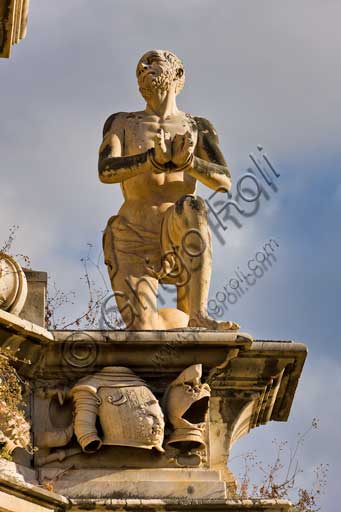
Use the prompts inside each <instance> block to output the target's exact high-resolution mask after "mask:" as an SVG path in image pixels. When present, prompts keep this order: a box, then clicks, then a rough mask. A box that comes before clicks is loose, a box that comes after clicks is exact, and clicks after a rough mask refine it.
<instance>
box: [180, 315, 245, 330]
mask: <svg viewBox="0 0 341 512" xmlns="http://www.w3.org/2000/svg"><path fill="white" fill-rule="evenodd" d="M188 327H202V328H204V329H212V330H214V331H236V330H238V329H239V328H240V325H239V324H237V323H236V322H230V321H227V322H225V321H220V320H215V319H214V318H211V317H210V316H209V315H204V314H200V313H199V314H196V315H195V316H193V317H191V318H190V319H189V322H188Z"/></svg>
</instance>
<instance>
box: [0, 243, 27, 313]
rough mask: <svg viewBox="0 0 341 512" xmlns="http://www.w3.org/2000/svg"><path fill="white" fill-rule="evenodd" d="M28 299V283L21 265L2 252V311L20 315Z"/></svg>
mask: <svg viewBox="0 0 341 512" xmlns="http://www.w3.org/2000/svg"><path fill="white" fill-rule="evenodd" d="M26 298H27V281H26V277H25V274H24V272H23V270H22V268H21V266H20V265H19V263H18V262H17V261H16V260H15V259H14V258H13V257H12V256H9V255H8V254H4V253H1V252H0V309H4V310H5V311H8V312H9V313H12V314H13V315H19V314H20V312H21V310H22V309H23V307H24V304H25V301H26Z"/></svg>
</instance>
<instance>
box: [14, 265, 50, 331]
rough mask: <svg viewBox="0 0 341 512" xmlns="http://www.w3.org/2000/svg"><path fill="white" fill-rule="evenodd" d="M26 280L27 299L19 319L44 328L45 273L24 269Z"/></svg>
mask: <svg viewBox="0 0 341 512" xmlns="http://www.w3.org/2000/svg"><path fill="white" fill-rule="evenodd" d="M24 272H25V275H26V280H27V288H28V293H27V299H26V302H25V305H24V307H23V309H22V311H21V313H20V317H21V318H24V319H25V320H29V321H30V322H33V323H34V324H36V325H40V326H41V327H45V323H46V322H45V315H46V290H47V273H46V272H38V271H36V270H28V269H24Z"/></svg>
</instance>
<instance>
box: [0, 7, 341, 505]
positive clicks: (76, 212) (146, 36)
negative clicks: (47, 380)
mask: <svg viewBox="0 0 341 512" xmlns="http://www.w3.org/2000/svg"><path fill="white" fill-rule="evenodd" d="M340 19H341V4H340V2H339V1H338V0H300V1H299V2H297V1H294V0H287V1H286V2H274V1H272V0H257V1H253V0H224V1H223V0H205V1H202V0H181V1H180V0H173V1H172V2H167V1H163V0H162V1H156V0H143V1H141V0H140V1H135V0H134V1H133V0H101V1H100V2H93V1H90V0H72V1H67V0H59V1H58V2H52V1H46V0H31V8H30V19H29V27H28V35H27V38H26V40H25V41H23V42H21V43H20V45H19V46H17V47H15V48H14V49H13V53H12V58H11V59H10V60H9V61H6V60H1V62H0V77H1V78H0V83H1V98H0V102H1V103H0V112H1V117H0V119H1V123H0V154H1V160H0V161H1V164H0V166H1V167H0V169H1V171H0V172H1V182H0V183H1V185H0V199H1V216H0V242H1V241H2V240H5V239H6V238H7V235H8V230H9V227H10V226H12V225H13V224H17V225H19V226H20V229H19V231H18V232H17V237H16V243H15V246H14V248H13V251H14V252H21V253H25V254H28V255H29V256H30V257H31V260H32V265H33V267H34V268H35V269H40V270H46V271H47V272H48V273H49V275H50V279H51V280H54V281H55V282H56V283H57V285H58V286H59V287H60V288H62V289H64V290H66V291H68V290H73V289H74V290H76V291H77V297H78V298H77V304H76V305H75V306H74V310H72V308H71V306H70V311H69V312H68V313H69V314H70V316H72V315H73V314H76V313H77V312H78V311H80V310H81V308H82V307H83V305H84V303H85V301H86V290H85V288H84V284H83V281H82V280H81V279H80V277H82V267H81V264H80V258H82V257H84V256H85V255H86V254H87V244H88V243H91V244H92V245H93V249H92V254H93V257H94V259H97V257H98V255H100V241H101V230H102V229H103V227H104V226H105V223H106V221H107V219H108V217H109V216H111V215H112V214H113V213H115V212H116V211H117V209H118V208H119V206H120V204H121V201H122V198H121V194H120V190H119V187H118V186H115V185H112V186H111V185H110V186H109V185H103V184H101V183H100V182H99V181H98V178H97V149H98V146H99V144H100V138H101V129H102V126H103V122H104V121H105V119H106V118H107V117H108V115H109V114H111V113H112V112H117V111H130V110H137V109H139V108H143V101H142V99H141V98H140V97H139V93H138V90H137V87H136V81H135V66H136V62H137V60H138V59H139V57H140V56H141V54H142V53H144V52H145V51H146V50H149V49H152V48H165V49H170V50H172V51H174V52H175V53H177V54H178V55H179V56H180V57H181V58H182V59H183V61H184V64H185V67H186V75H187V82H186V87H185V90H184V91H183V93H182V94H181V96H180V97H179V105H180V107H181V108H182V109H183V110H185V111H188V112H190V113H192V114H196V115H200V116H204V117H206V118H208V119H210V120H211V121H212V123H213V124H214V126H215V127H216V129H217V131H218V133H219V135H220V141H221V146H222V149H223V151H224V154H225V156H226V159H227V160H228V162H229V165H230V168H231V172H232V176H233V179H234V189H233V195H235V189H236V184H237V182H238V179H240V178H241V177H242V175H243V174H244V173H245V172H246V170H247V169H248V168H249V167H251V166H252V165H251V164H252V163H251V160H250V159H249V156H248V155H249V153H250V152H253V153H257V145H258V144H261V145H262V146H263V147H264V149H265V151H266V153H267V154H268V156H269V157H270V160H271V162H272V163H273V164H274V166H275V168H276V170H277V172H278V173H279V174H280V177H279V178H277V179H276V178H274V177H273V181H274V182H275V185H276V191H274V190H272V189H271V188H270V187H268V186H267V185H266V184H265V183H264V182H263V183H264V187H265V192H266V193H267V197H265V196H264V194H263V195H262V196H261V197H260V199H259V204H258V211H257V212H256V213H255V214H254V215H249V216H239V217H238V219H237V220H238V221H239V227H237V226H236V225H235V224H234V223H233V222H231V221H227V224H228V229H227V230H226V231H222V230H220V233H221V237H222V240H221V238H220V240H219V239H218V237H217V236H214V272H213V278H212V286H211V298H212V299H213V300H215V297H216V294H217V292H219V291H220V290H221V289H222V285H223V284H224V283H227V282H228V280H229V278H230V277H232V276H233V273H234V271H235V269H236V268H237V267H238V266H239V267H240V269H242V270H246V271H247V265H248V261H249V260H250V259H251V258H253V257H254V255H255V254H256V253H257V252H259V251H261V250H262V247H264V244H265V243H266V242H267V241H268V240H269V239H270V238H272V239H274V240H276V241H277V243H278V245H279V247H277V248H276V251H275V252H276V261H275V262H273V265H272V266H271V267H268V270H267V271H266V272H264V275H263V276H262V277H260V278H259V279H257V281H256V283H255V284H254V286H252V287H250V289H249V290H248V291H247V292H246V293H245V294H244V295H243V296H242V297H240V298H239V299H238V301H237V303H236V304H235V305H230V304H229V305H228V308H229V309H228V311H226V312H225V317H226V318H230V319H233V320H236V321H238V322H239V323H240V324H241V326H242V329H243V330H245V331H248V332H250V333H252V334H253V335H254V337H255V338H258V339H275V340H278V339H283V340H296V341H302V342H304V343H306V344H307V345H308V347H309V357H308V360H307V363H306V366H305V369H304V373H303V376H302V379H301V381H300V385H299V388H298V392H297V395H296V398H295V402H294V406H293V409H292V412H291V416H290V419H289V422H288V423H286V424H276V423H272V424H270V425H268V426H266V427H262V428H260V429H257V431H254V432H252V433H251V434H250V435H249V436H248V437H246V438H245V439H244V440H243V441H240V442H239V444H238V445H237V446H236V447H235V449H234V452H233V455H234V456H237V455H238V454H239V453H242V452H243V451H245V450H248V449H252V448H254V447H259V446H261V449H260V450H261V452H260V455H261V456H262V457H263V458H265V459H268V458H269V457H270V456H271V440H272V439H273V438H274V437H277V438H279V439H287V440H289V442H290V443H291V444H293V443H294V442H295V435H296V433H297V432H302V431H303V430H304V429H305V428H306V427H308V426H309V424H310V422H311V420H312V418H313V417H315V416H317V417H318V418H319V419H320V427H319V430H318V431H316V432H314V433H313V434H312V435H311V437H310V438H309V439H308V440H307V442H306V444H305V447H304V448H303V449H302V451H301V455H300V461H301V464H302V465H303V467H304V477H302V478H303V480H302V481H303V483H306V484H307V485H308V484H309V482H310V481H311V480H312V469H313V467H314V466H315V465H316V464H319V463H329V464H330V473H329V479H328V492H327V495H326V496H325V498H324V502H323V511H324V512H335V503H336V500H338V501H339V492H338V491H339V489H338V483H339V478H340V474H341V464H340V427H339V424H340V422H341V411H340V398H339V397H340V393H341V371H340V370H341V360H340V353H341V349H340V342H339V335H338V328H339V325H338V319H339V318H340V314H339V304H340V293H341V286H340V284H341V278H340V269H339V265H340V248H341V241H340V214H341V179H340V171H341V164H340V162H341V144H340V136H341V108H340V99H341V98H340V90H341V68H340V52H341V32H340V28H339V22H340ZM200 193H201V194H202V195H203V196H204V197H208V195H209V191H206V190H204V189H203V188H201V189H200ZM244 205H245V206H246V207H247V208H249V209H250V208H251V206H250V204H249V205H246V203H244ZM0 245H1V243H0ZM94 272H95V273H94V274H93V276H94V278H95V279H96V272H97V271H96V269H94ZM97 278H98V279H100V278H99V276H97ZM219 297H222V295H219ZM77 308H78V309H77Z"/></svg>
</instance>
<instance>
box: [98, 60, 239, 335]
mask: <svg viewBox="0 0 341 512" xmlns="http://www.w3.org/2000/svg"><path fill="white" fill-rule="evenodd" d="M136 74H137V80H138V85H139V90H140V92H141V94H142V96H143V97H144V99H145V100H146V108H145V110H143V111H139V112H131V113H127V112H119V113H116V114H113V115H111V116H110V117H109V118H108V119H107V121H106V123H105V125H104V129H103V142H102V144H101V147H100V151H99V153H100V154H99V166H98V169H99V178H100V180H101V182H102V183H107V184H113V183H120V185H121V189H122V193H123V196H124V203H123V205H122V206H121V208H120V210H119V212H118V215H115V216H113V217H111V218H110V219H109V222H108V224H107V227H106V229H105V232H104V237H103V246H104V256H105V262H106V264H107V266H108V271H109V276H110V280H111V284H112V288H113V291H114V295H115V298H116V301H117V305H118V308H119V310H120V313H121V316H122V319H123V321H124V322H125V324H126V328H127V329H133V330H137V329H139V330H145V329H174V328H185V327H197V328H208V329H214V330H230V329H232V330H235V329H238V328H239V326H238V324H236V323H234V322H230V321H217V320H214V319H213V318H211V317H209V316H208V314H207V300H208V292H209V285H210V277H211V266H212V251H211V237H210V233H209V229H208V223H207V211H206V206H205V201H204V200H203V199H202V198H200V197H199V196H197V195H196V185H197V181H198V180H199V181H200V182H201V183H203V184H204V185H206V186H207V187H209V188H211V189H213V190H218V189H222V190H225V191H226V190H227V191H229V190H230V187H231V177H230V172H229V169H228V167H227V165H226V162H225V160H224V157H223V155H222V153H221V150H220V148H219V142H218V136H217V133H216V131H215V129H214V128H213V126H212V124H211V123H210V122H209V121H207V120H206V119H204V118H201V117H194V116H191V115H190V114H187V113H185V112H182V111H180V110H179V109H178V107H177V104H176V96H177V94H179V92H180V91H181V89H182V88H183V86H184V82H185V71H184V67H183V64H182V62H181V60H180V59H179V58H178V57H177V56H176V55H174V54H173V53H172V52H169V51H163V50H153V51H149V52H147V53H145V54H144V55H143V56H142V57H141V59H140V61H139V62H138V65H137V70H136ZM159 283H161V284H162V283H165V284H174V285H176V287H177V308H174V309H171V308H163V309H162V308H161V309H158V307H157V290H158V285H159Z"/></svg>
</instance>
